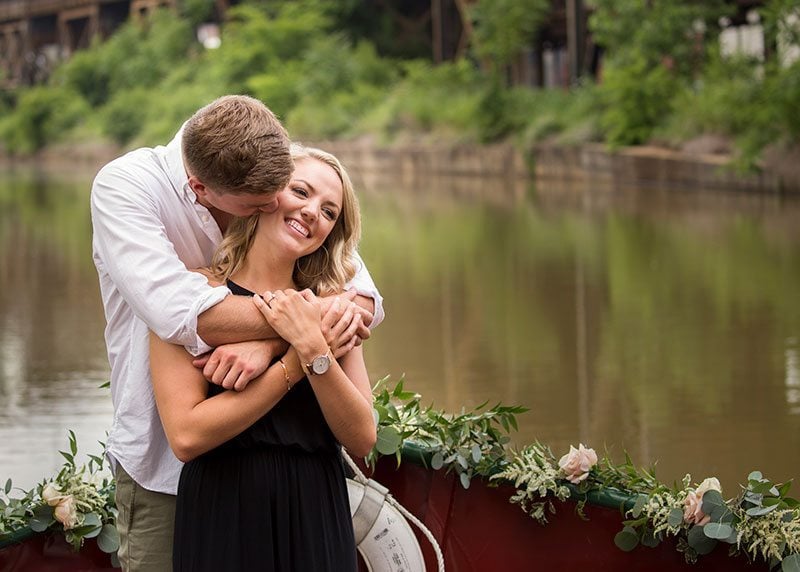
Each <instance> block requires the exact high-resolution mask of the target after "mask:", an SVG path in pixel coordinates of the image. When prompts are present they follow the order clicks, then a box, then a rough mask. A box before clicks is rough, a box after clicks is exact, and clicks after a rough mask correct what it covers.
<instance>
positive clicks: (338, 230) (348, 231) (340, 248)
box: [211, 143, 361, 295]
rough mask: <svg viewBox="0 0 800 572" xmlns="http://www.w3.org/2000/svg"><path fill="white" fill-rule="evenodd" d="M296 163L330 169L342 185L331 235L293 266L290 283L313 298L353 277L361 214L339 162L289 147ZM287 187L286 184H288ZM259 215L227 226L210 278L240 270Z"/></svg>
mask: <svg viewBox="0 0 800 572" xmlns="http://www.w3.org/2000/svg"><path fill="white" fill-rule="evenodd" d="M291 156H292V158H293V159H294V160H295V161H308V160H315V161H320V162H322V163H325V164H326V165H328V166H329V167H331V168H332V169H333V170H334V171H335V172H336V174H337V175H338V176H339V180H340V181H341V182H342V209H341V212H340V213H339V218H337V219H336V223H335V224H334V225H333V228H332V229H331V232H330V234H329V235H328V236H327V238H326V239H325V242H323V243H322V246H320V247H319V248H318V249H317V250H315V251H314V252H312V253H311V254H308V255H306V256H303V257H302V258H300V259H298V260H297V262H296V263H295V267H294V274H293V277H292V278H293V280H294V283H295V285H296V286H297V288H298V290H302V289H305V288H309V289H310V290H312V291H313V292H314V293H316V294H323V295H324V294H332V293H335V292H340V291H341V290H342V289H343V288H344V285H345V284H346V283H347V282H348V281H349V280H350V279H352V278H353V276H355V274H356V270H357V268H356V263H355V261H354V259H353V255H354V253H355V251H356V248H357V247H358V242H359V240H360V239H361V212H360V209H359V206H358V197H356V193H355V189H354V188H353V183H352V181H351V180H350V176H349V175H348V174H347V171H346V170H345V168H344V167H343V166H342V164H341V163H340V162H339V160H338V159H337V158H336V157H334V156H333V155H331V154H330V153H327V152H326V151H322V150H321V149H315V148H313V147H304V146H302V145H299V144H297V143H294V144H292V146H291ZM287 183H288V181H287ZM259 217H260V213H257V214H254V215H251V216H249V217H238V218H234V219H233V220H232V221H231V222H230V223H229V224H228V231H227V233H226V234H225V238H224V239H223V240H222V243H221V244H220V245H219V247H218V248H217V251H216V253H214V259H213V261H212V263H211V272H212V274H213V275H214V276H215V277H216V278H217V279H218V280H221V281H223V282H224V281H225V280H227V279H228V278H230V277H231V276H232V275H233V274H235V273H236V271H237V270H239V269H240V268H241V267H242V264H243V263H244V259H245V257H246V256H247V252H248V251H249V250H250V246H251V245H252V243H253V237H254V236H255V233H256V228H257V227H258V219H259Z"/></svg>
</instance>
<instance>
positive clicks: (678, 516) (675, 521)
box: [667, 508, 683, 528]
mask: <svg viewBox="0 0 800 572" xmlns="http://www.w3.org/2000/svg"><path fill="white" fill-rule="evenodd" d="M682 522H683V511H682V510H681V509H679V508H673V509H672V510H671V511H669V516H668V517H667V524H669V525H670V526H671V527H673V528H674V527H676V526H680V525H681V523H682Z"/></svg>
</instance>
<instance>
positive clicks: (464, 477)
mask: <svg viewBox="0 0 800 572" xmlns="http://www.w3.org/2000/svg"><path fill="white" fill-rule="evenodd" d="M458 478H459V479H460V480H461V486H462V487H464V488H465V489H468V488H469V485H470V478H469V475H468V474H467V473H461V474H460V475H459V477H458Z"/></svg>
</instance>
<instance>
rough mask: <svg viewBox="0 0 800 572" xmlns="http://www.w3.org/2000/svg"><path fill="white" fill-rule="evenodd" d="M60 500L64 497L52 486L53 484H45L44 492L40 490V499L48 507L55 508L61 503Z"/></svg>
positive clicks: (55, 486)
mask: <svg viewBox="0 0 800 572" xmlns="http://www.w3.org/2000/svg"><path fill="white" fill-rule="evenodd" d="M62 498H64V497H63V496H62V495H61V491H60V490H59V488H58V486H57V485H54V484H53V483H47V485H45V487H44V490H42V499H44V502H46V503H47V504H49V505H50V506H56V505H57V504H58V503H59V502H61V499H62Z"/></svg>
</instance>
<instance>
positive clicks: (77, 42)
mask: <svg viewBox="0 0 800 572" xmlns="http://www.w3.org/2000/svg"><path fill="white" fill-rule="evenodd" d="M176 2H177V0H0V82H1V83H2V84H3V85H5V86H13V85H19V84H33V83H37V81H39V80H41V79H43V78H44V77H46V75H47V73H49V71H50V69H51V68H52V66H53V65H55V64H56V63H57V62H59V61H61V60H63V59H65V58H68V57H69V56H70V54H72V53H73V52H74V51H76V50H79V49H83V48H87V47H89V45H90V43H91V41H92V39H93V38H94V37H95V36H99V37H101V38H104V37H107V36H109V35H110V34H111V33H112V32H113V31H114V30H115V29H116V28H117V27H119V26H120V25H121V24H122V23H123V22H125V21H126V20H127V19H129V18H131V17H141V16H144V15H146V14H147V13H149V12H151V11H153V10H155V9H156V8H161V7H168V8H175V5H176Z"/></svg>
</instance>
